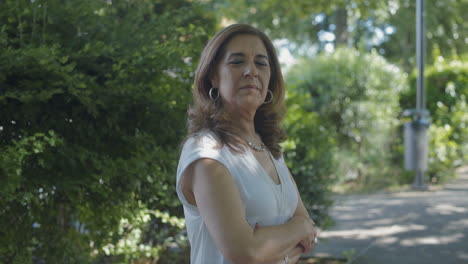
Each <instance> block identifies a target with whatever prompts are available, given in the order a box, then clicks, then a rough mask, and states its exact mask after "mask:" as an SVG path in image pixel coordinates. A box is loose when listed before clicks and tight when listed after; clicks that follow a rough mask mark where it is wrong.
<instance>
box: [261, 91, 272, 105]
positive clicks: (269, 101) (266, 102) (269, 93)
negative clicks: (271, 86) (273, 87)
mask: <svg viewBox="0 0 468 264" xmlns="http://www.w3.org/2000/svg"><path fill="white" fill-rule="evenodd" d="M268 95H271V98H270V100H268V101H264V102H263V104H269V103H271V101H273V92H272V91H270V90H268V91H267V96H266V97H268ZM266 97H265V99H266Z"/></svg>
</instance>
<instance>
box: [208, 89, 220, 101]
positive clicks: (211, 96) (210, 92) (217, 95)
mask: <svg viewBox="0 0 468 264" xmlns="http://www.w3.org/2000/svg"><path fill="white" fill-rule="evenodd" d="M214 89H216V90H218V88H214V87H211V89H210V91H209V92H208V96H209V97H210V99H211V100H213V101H216V99H218V97H219V91H217V93H216V97H214V98H213V90H214Z"/></svg>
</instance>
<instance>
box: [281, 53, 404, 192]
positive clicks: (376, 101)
mask: <svg viewBox="0 0 468 264" xmlns="http://www.w3.org/2000/svg"><path fill="white" fill-rule="evenodd" d="M406 81H407V79H406V75H405V74H404V73H403V72H402V71H401V70H399V68H398V67H396V66H394V65H391V64H389V63H388V62H386V61H385V59H383V57H381V56H379V55H377V54H376V53H374V52H373V53H370V54H367V53H361V52H359V51H357V50H355V49H347V48H341V49H338V50H336V51H335V52H334V53H332V54H322V55H320V56H318V57H317V58H314V59H310V58H307V59H303V60H302V61H301V62H300V63H299V64H298V65H296V66H295V67H293V68H292V69H291V72H290V73H289V74H288V84H290V85H292V86H293V87H295V88H294V91H295V92H297V93H298V94H301V95H307V94H309V95H310V97H311V98H310V100H308V101H307V102H305V103H304V106H303V107H305V108H306V109H308V110H309V111H313V112H315V113H316V115H318V116H319V117H320V125H321V126H322V127H323V132H322V133H326V134H328V135H330V136H332V137H333V138H334V139H335V141H336V146H337V148H336V151H334V153H333V156H334V158H335V159H336V160H337V164H336V167H335V168H334V171H333V175H335V177H336V178H337V179H338V180H340V181H346V180H355V179H358V180H359V181H360V182H361V183H364V184H378V185H381V186H384V185H388V183H389V181H390V180H391V178H389V175H391V176H395V177H396V176H397V174H395V173H394V169H393V167H392V164H391V161H392V152H391V151H390V149H391V147H392V144H393V143H392V142H393V141H394V140H396V139H397V138H398V137H396V136H395V134H394V133H395V129H396V127H397V125H398V120H397V116H398V114H399V112H400V107H399V104H398V98H399V93H400V91H401V90H403V89H405V86H406V83H407V82H406ZM308 147H309V148H312V147H314V146H313V145H311V146H308ZM330 151H332V150H328V152H330Z"/></svg>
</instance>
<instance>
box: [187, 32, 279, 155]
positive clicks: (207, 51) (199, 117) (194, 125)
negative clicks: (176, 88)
mask: <svg viewBox="0 0 468 264" xmlns="http://www.w3.org/2000/svg"><path fill="white" fill-rule="evenodd" d="M241 34H248V35H254V36H257V37H259V38H260V39H261V40H262V42H263V44H264V45H265V48H266V50H267V52H268V58H269V60H270V61H269V64H270V70H271V75H270V81H269V84H268V90H270V91H271V92H272V93H273V101H272V102H271V103H269V104H263V105H261V106H260V107H259V108H258V109H257V111H256V113H255V117H254V124H255V130H256V132H257V133H258V134H259V135H260V137H261V138H262V141H263V143H264V144H265V146H266V147H267V148H268V149H269V150H270V152H271V153H272V155H273V157H275V158H276V159H278V158H279V157H280V156H281V147H280V145H279V143H280V142H282V141H284V140H285V139H286V133H285V132H284V130H283V129H282V128H281V127H280V123H281V120H282V119H283V117H284V115H285V113H286V108H285V106H284V94H285V86H284V80H283V75H282V73H281V68H280V64H279V61H278V57H277V55H276V52H275V48H274V46H273V44H272V43H271V41H270V39H269V38H268V37H267V36H266V35H265V34H264V33H263V32H261V31H260V30H258V29H256V28H254V27H252V26H250V25H246V24H234V25H230V26H228V27H226V28H224V29H222V30H221V31H219V32H218V33H216V34H215V36H214V37H213V38H212V39H211V40H210V41H209V42H208V43H207V44H206V46H205V48H204V49H203V52H202V54H201V57H200V61H199V64H198V67H197V70H196V72H195V80H194V89H193V104H192V105H191V106H190V108H189V109H188V111H187V115H188V136H191V135H193V134H195V133H197V132H200V131H202V130H205V129H208V130H210V131H211V132H212V133H213V134H215V135H216V137H217V138H218V139H219V140H220V143H221V144H226V145H227V146H228V147H229V148H230V149H232V150H234V151H236V152H242V151H243V150H244V147H245V146H246V144H245V142H244V141H243V140H242V139H240V138H239V137H238V136H236V127H233V126H232V125H231V123H232V122H230V121H231V120H232V119H231V118H230V117H229V114H228V113H227V112H226V111H224V108H223V103H222V100H211V99H210V96H209V94H208V93H209V90H210V88H212V85H211V81H210V77H212V76H213V74H214V73H215V70H216V68H217V66H218V64H219V61H220V59H221V57H222V56H223V53H224V49H225V46H226V44H227V43H228V42H229V40H231V39H232V38H233V37H234V36H237V35H241Z"/></svg>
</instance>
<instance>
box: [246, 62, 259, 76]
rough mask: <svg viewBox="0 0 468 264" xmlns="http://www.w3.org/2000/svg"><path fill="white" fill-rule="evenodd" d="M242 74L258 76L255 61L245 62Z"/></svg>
mask: <svg viewBox="0 0 468 264" xmlns="http://www.w3.org/2000/svg"><path fill="white" fill-rule="evenodd" d="M244 76H245V77H247V76H253V77H258V70H257V67H255V63H254V62H251V63H247V65H246V67H245V69H244Z"/></svg>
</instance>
